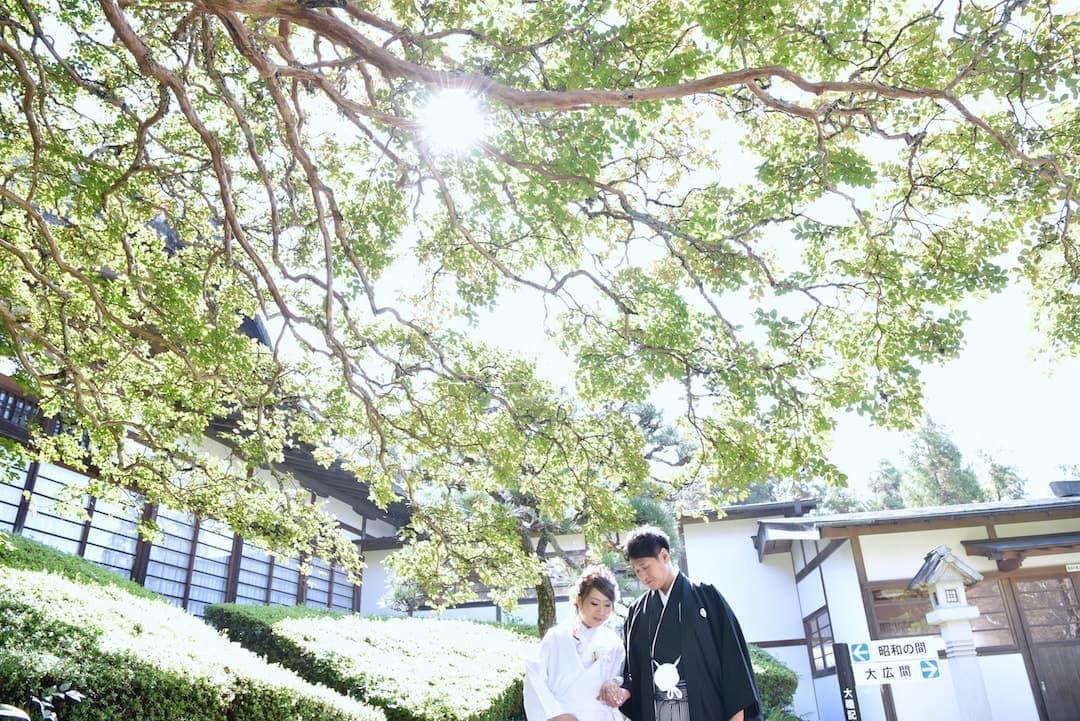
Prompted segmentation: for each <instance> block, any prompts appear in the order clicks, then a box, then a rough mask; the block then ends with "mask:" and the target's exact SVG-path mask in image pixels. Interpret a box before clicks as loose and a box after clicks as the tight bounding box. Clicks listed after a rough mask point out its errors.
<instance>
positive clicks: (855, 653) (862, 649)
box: [851, 643, 870, 663]
mask: <svg viewBox="0 0 1080 721" xmlns="http://www.w3.org/2000/svg"><path fill="white" fill-rule="evenodd" d="M851 660H852V661H854V662H855V663H861V662H863V661H869V660H870V644H868V643H853V644H851Z"/></svg>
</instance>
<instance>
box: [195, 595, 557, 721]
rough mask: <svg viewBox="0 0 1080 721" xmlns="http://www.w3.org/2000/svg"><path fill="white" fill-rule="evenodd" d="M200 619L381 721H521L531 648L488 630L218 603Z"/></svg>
mask: <svg viewBox="0 0 1080 721" xmlns="http://www.w3.org/2000/svg"><path fill="white" fill-rule="evenodd" d="M206 619H207V620H208V621H209V622H210V623H212V624H214V625H216V626H218V627H219V628H222V629H224V630H226V632H227V633H228V634H229V637H230V638H232V639H233V640H236V641H239V642H241V643H243V644H244V645H245V646H247V647H248V648H250V649H252V650H254V651H256V652H257V653H260V654H263V655H265V656H266V657H267V658H268V659H272V660H274V661H277V662H279V663H281V664H283V665H285V666H287V667H288V668H292V669H294V670H296V672H297V673H299V674H301V675H303V676H304V678H306V679H307V680H309V681H312V682H317V683H324V684H326V685H327V686H330V687H331V688H335V689H337V690H339V691H341V692H342V693H345V694H349V695H355V696H358V697H360V698H363V699H364V700H366V701H368V702H369V703H372V704H374V705H376V706H380V707H382V708H383V709H384V711H385V712H386V717H387V720H388V721H505V719H508V718H511V717H514V716H520V715H521V706H522V676H523V674H524V665H525V660H526V659H528V658H530V657H531V656H533V655H534V654H535V653H536V646H537V640H536V639H535V638H532V639H529V638H525V637H522V636H520V635H519V634H517V633H514V632H511V631H508V630H505V629H500V628H497V627H494V626H491V625H488V624H479V623H475V622H471V621H457V620H443V619H435V618H387V619H379V620H375V619H372V618H361V617H359V616H354V615H331V614H327V613H319V615H317V616H313V615H312V612H311V610H310V609H303V610H299V609H298V610H295V611H290V610H287V609H275V610H272V611H268V610H267V609H265V608H260V607H254V606H237V605H233V604H218V605H214V606H209V607H207V609H206Z"/></svg>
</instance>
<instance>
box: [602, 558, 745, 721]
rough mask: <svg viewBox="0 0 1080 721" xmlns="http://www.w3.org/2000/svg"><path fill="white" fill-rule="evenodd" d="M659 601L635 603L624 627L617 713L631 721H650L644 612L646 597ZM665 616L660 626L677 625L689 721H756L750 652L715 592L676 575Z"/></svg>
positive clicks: (648, 633) (649, 626)
mask: <svg viewBox="0 0 1080 721" xmlns="http://www.w3.org/2000/svg"><path fill="white" fill-rule="evenodd" d="M658 595H659V592H657V591H648V592H646V593H644V594H642V595H641V597H640V598H638V599H637V600H636V601H634V603H633V604H632V605H631V606H630V610H629V613H627V615H626V623H625V625H624V626H623V643H624V644H625V646H626V663H625V667H624V669H623V688H625V689H627V690H628V691H629V692H630V698H629V700H627V702H626V703H625V704H623V705H622V707H621V709H620V710H621V711H622V712H623V713H624V714H626V715H627V716H628V717H629V718H630V721H655V709H654V706H653V665H652V659H651V657H650V653H651V646H652V642H653V639H652V633H653V628H655V625H656V623H655V621H652V622H650V619H649V618H648V614H647V613H646V608H647V606H648V604H649V599H650V597H652V596H658ZM659 603H660V599H659V598H657V599H656V604H657V606H659ZM672 604H675V605H672ZM666 613H667V615H666V617H665V619H664V624H665V625H666V624H668V623H671V622H672V621H673V620H678V621H679V631H680V637H681V641H682V650H681V653H682V657H681V659H680V661H679V665H678V666H679V675H680V676H681V677H682V678H683V679H685V681H686V694H687V696H688V697H689V699H690V721H728V719H730V718H731V717H732V716H733V715H735V714H736V713H738V712H739V710H740V709H742V710H743V711H744V714H743V718H744V719H745V721H761V719H762V712H761V698H760V696H759V695H758V690H757V684H756V683H755V681H754V671H753V668H752V666H751V664H750V652H749V650H748V649H747V648H746V641H745V640H744V639H743V634H742V629H741V628H739V621H738V619H736V618H735V614H734V613H732V612H731V608H730V607H729V606H728V605H727V602H726V601H725V600H724V597H723V596H721V595H720V592H719V591H717V590H716V588H714V587H713V586H711V585H710V584H707V583H693V582H692V581H690V580H689V579H688V578H686V577H685V576H683V575H682V574H681V573H680V574H677V575H676V577H675V582H674V583H673V584H672V586H671V594H670V595H669V596H668V609H667V612H666Z"/></svg>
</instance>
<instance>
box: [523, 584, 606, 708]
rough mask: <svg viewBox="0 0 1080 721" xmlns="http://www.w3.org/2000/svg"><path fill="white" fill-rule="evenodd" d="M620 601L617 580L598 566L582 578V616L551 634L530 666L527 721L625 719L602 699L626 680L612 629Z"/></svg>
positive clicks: (576, 602)
mask: <svg viewBox="0 0 1080 721" xmlns="http://www.w3.org/2000/svg"><path fill="white" fill-rule="evenodd" d="M615 596H616V590H615V577H614V576H613V575H612V573H611V571H609V570H608V569H607V568H604V567H602V566H594V567H592V568H588V569H586V570H585V572H584V573H582V574H581V577H580V578H579V579H578V582H577V589H576V593H575V597H574V607H575V608H576V609H577V613H576V614H574V617H573V618H571V619H568V620H566V621H564V622H562V623H560V624H559V625H557V626H554V627H553V628H551V629H550V630H549V631H548V632H547V633H546V634H545V635H544V639H543V641H541V642H540V653H539V655H538V657H537V658H536V659H534V660H531V661H528V662H526V664H525V716H526V717H527V718H528V721H575V719H576V721H612V719H613V718H621V715H620V714H619V713H618V711H617V710H616V709H613V708H612V707H610V706H608V705H607V704H605V703H603V702H602V701H600V700H599V699H597V696H598V695H599V693H600V685H601V684H603V683H604V682H605V681H608V680H611V679H619V677H620V676H621V674H622V668H623V659H624V657H625V655H626V651H625V649H623V644H622V639H621V638H619V636H618V634H616V633H615V631H614V630H612V629H611V627H610V626H608V625H607V621H608V619H609V618H610V617H611V613H612V610H613V609H614V606H615ZM613 714H615V716H614V717H613Z"/></svg>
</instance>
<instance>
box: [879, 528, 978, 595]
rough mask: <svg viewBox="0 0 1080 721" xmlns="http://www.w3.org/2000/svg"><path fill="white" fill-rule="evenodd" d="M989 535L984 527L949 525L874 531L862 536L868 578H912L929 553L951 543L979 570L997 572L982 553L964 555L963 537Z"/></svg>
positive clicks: (951, 545) (965, 538) (952, 548)
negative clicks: (938, 527)
mask: <svg viewBox="0 0 1080 721" xmlns="http://www.w3.org/2000/svg"><path fill="white" fill-rule="evenodd" d="M982 538H986V529H985V528H983V527H982V526H971V527H969V528H946V529H941V530H933V531H912V532H908V533H874V534H869V535H865V536H860V537H859V543H860V544H862V550H863V560H864V562H865V563H866V578H867V580H868V581H884V580H896V579H900V580H911V579H912V578H913V577H914V576H915V574H916V573H918V571H919V569H920V568H922V565H923V561H924V560H925V559H926V554H928V553H929V552H930V551H932V550H934V549H935V548H937V547H938V546H941V545H945V546H948V547H949V548H950V549H951V550H952V552H953V553H955V554H956V555H957V557H958V558H961V559H963V561H964V562H965V563H967V564H968V565H969V566H971V567H972V568H974V569H975V570H976V571H979V572H980V573H985V572H988V571H996V570H997V564H995V563H994V562H993V561H991V560H990V559H988V558H983V557H981V556H967V555H965V554H964V546H963V545H962V544H961V543H960V541H963V540H977V539H982Z"/></svg>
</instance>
